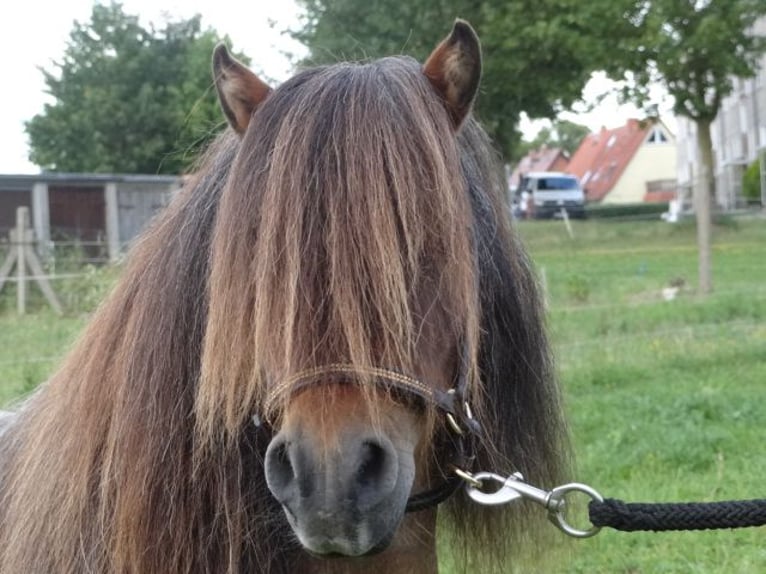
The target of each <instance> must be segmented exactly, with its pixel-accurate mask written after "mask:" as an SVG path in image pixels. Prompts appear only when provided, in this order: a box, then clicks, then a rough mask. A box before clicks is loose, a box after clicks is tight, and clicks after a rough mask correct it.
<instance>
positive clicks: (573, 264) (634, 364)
mask: <svg viewBox="0 0 766 574" xmlns="http://www.w3.org/2000/svg"><path fill="white" fill-rule="evenodd" d="M573 227H574V233H575V239H574V240H572V239H570V238H569V237H568V235H567V233H566V231H565V228H564V226H563V224H562V223H560V222H529V223H527V222H524V223H522V224H521V225H520V234H521V236H522V238H523V240H524V241H525V243H526V244H527V246H528V248H529V250H530V252H531V254H532V258H533V260H534V262H535V264H536V266H537V268H538V270H539V272H540V275H541V276H542V277H544V280H545V284H546V286H547V294H548V296H547V301H548V309H549V326H550V330H551V336H552V340H553V344H554V349H555V351H556V357H557V364H558V370H559V378H560V380H561V382H562V385H563V388H564V392H565V399H566V405H567V410H568V414H569V419H570V422H571V428H572V434H573V439H574V443H575V448H576V454H577V462H578V468H577V473H576V478H577V480H578V481H580V482H585V483H587V484H590V485H592V486H593V487H595V488H596V489H598V490H599V491H601V492H602V494H604V495H605V496H609V497H613V498H620V499H623V500H626V501H631V502H655V501H657V502H660V501H712V500H725V499H745V498H758V497H760V498H764V497H766V493H765V492H764V488H763V479H764V477H765V476H766V455H765V453H766V450H765V447H764V445H766V263H765V262H766V221H764V220H762V219H756V220H749V221H739V222H732V221H725V220H724V221H723V222H722V223H721V224H720V225H718V226H717V227H716V229H715V233H714V237H715V243H714V254H713V268H714V285H715V293H714V294H713V295H712V296H710V297H708V298H704V299H703V298H700V297H698V296H697V294H696V253H695V237H694V228H693V226H691V225H689V224H681V225H668V224H665V223H662V222H656V223H655V222H642V223H613V222H612V223H610V222H601V221H587V222H573ZM106 275H107V278H106V279H103V278H102V277H93V278H86V279H88V280H87V281H85V284H84V285H85V286H84V287H82V286H80V285H72V286H70V287H68V288H67V291H68V292H71V293H70V297H72V300H73V301H75V302H76V301H80V306H81V309H80V310H81V311H82V310H85V309H86V308H88V307H89V306H92V301H93V300H94V299H95V295H94V294H100V293H103V291H104V288H103V287H102V285H103V284H107V285H108V284H109V283H110V281H111V274H109V273H108V272H107V273H106ZM671 284H672V285H676V286H680V290H679V292H678V295H677V297H676V299H675V300H673V301H665V300H664V299H663V298H662V289H663V288H665V287H668V286H670V285H671ZM82 292H84V293H85V294H84V295H83V293H82ZM12 303H13V301H12V293H11V294H9V293H5V294H3V296H2V297H0V381H2V382H3V384H2V385H0V401H1V402H3V403H7V402H8V401H10V400H12V399H13V398H15V397H18V396H19V395H22V394H24V393H27V392H29V391H30V390H31V389H32V388H33V387H34V386H35V384H36V383H37V382H38V381H41V380H44V379H45V377H46V376H47V375H48V373H50V371H51V369H53V368H54V366H55V364H56V362H57V360H58V358H59V357H61V356H62V355H63V354H64V353H65V352H66V350H67V349H68V348H69V347H70V345H71V343H72V341H73V339H74V337H75V336H76V334H77V332H78V331H79V330H80V329H81V328H82V326H83V324H84V322H85V320H86V316H85V315H83V314H82V313H81V312H76V313H72V312H70V313H69V314H68V315H67V316H65V317H63V318H59V317H56V316H54V315H52V314H50V313H49V312H48V311H46V310H45V309H44V307H43V304H42V303H41V302H40V303H39V305H38V310H37V311H35V312H33V313H32V314H30V315H29V316H26V317H24V318H16V317H15V316H14V315H13V304H12ZM487 470H496V469H487ZM764 534H766V533H765V532H764V529H763V528H759V529H745V530H738V531H716V532H698V533H663V534H652V533H632V534H627V533H619V532H615V531H608V530H605V531H602V533H600V534H599V535H598V536H597V537H595V538H592V539H588V540H582V541H576V542H571V543H570V542H566V541H565V540H564V538H565V537H564V535H563V534H562V535H557V539H558V540H560V541H561V542H562V548H561V549H560V551H559V552H558V553H554V552H553V551H551V553H552V554H554V557H553V558H552V559H551V564H548V565H546V566H545V569H544V570H539V569H535V568H534V567H528V568H524V567H518V568H516V570H518V571H521V572H546V573H547V572H552V573H554V574H558V573H561V574H579V573H586V572H587V573H609V574H611V573H615V574H649V573H652V574H653V573H700V574H701V573H706V574H707V573H709V574H718V573H722V572H736V573H745V574H747V573H754V574H755V573H760V572H766V546H765V545H764V543H763V541H764ZM442 563H443V571H446V572H448V573H451V574H456V571H455V569H454V568H452V567H450V557H449V555H448V553H447V552H443V553H442ZM509 571H511V565H509Z"/></svg>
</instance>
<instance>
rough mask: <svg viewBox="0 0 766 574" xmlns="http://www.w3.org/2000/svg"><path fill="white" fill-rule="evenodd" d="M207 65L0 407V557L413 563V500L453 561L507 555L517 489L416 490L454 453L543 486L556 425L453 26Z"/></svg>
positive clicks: (33, 567) (519, 528) (550, 378)
mask: <svg viewBox="0 0 766 574" xmlns="http://www.w3.org/2000/svg"><path fill="white" fill-rule="evenodd" d="M213 73H214V78H215V86H216V89H217V92H218V95H219V99H220V103H221V107H222V110H223V112H224V115H225V116H226V119H227V120H228V123H229V124H230V127H231V129H229V130H227V131H226V132H224V133H223V134H222V135H221V136H220V137H219V138H218V139H217V140H216V141H215V142H214V143H213V144H212V145H211V146H210V148H209V149H208V150H207V151H206V153H205V155H204V157H203V158H202V159H201V160H200V163H199V165H198V166H197V169H196V170H195V172H194V174H193V176H192V177H191V178H190V181H189V182H188V183H187V184H186V185H185V186H184V188H183V190H181V191H180V192H179V193H178V195H177V196H176V197H175V198H174V200H173V201H172V202H171V204H170V205H169V206H168V207H167V209H166V210H165V211H164V212H163V213H161V214H160V215H159V216H158V217H157V218H156V219H155V220H154V221H153V222H152V223H151V225H150V226H149V228H148V229H147V230H146V232H145V233H144V234H143V236H142V238H141V239H140V241H138V242H137V243H136V244H135V245H134V246H133V247H132V248H131V252H130V255H129V258H128V260H127V262H126V264H125V267H124V269H123V270H122V273H121V279H120V281H119V283H118V284H117V286H116V287H115V288H114V289H113V291H112V292H111V293H110V295H109V296H108V298H107V299H106V300H105V302H104V303H102V305H101V306H100V307H99V308H98V310H97V311H96V312H95V313H94V315H93V317H92V318H91V320H90V322H89V323H88V325H87V326H86V328H85V329H84V332H83V333H82V334H81V336H80V337H79V339H78V341H77V342H76V344H75V345H74V347H73V349H71V351H70V352H69V354H68V355H67V357H66V358H65V359H64V361H63V363H62V365H61V366H60V368H59V369H58V370H57V371H56V372H55V373H54V374H53V375H52V376H51V377H50V379H49V380H48V381H47V382H46V383H44V384H43V385H42V386H41V387H40V388H39V390H38V391H36V392H35V393H34V394H33V395H32V396H31V397H29V398H27V399H26V400H25V401H24V402H23V403H22V404H21V405H20V406H19V407H18V408H17V409H16V411H15V412H14V414H13V415H11V416H7V417H5V418H4V419H3V429H2V436H1V437H0V571H2V572H4V573H21V572H66V573H69V572H72V573H74V572H78V573H79V572H95V573H106V572H127V573H149V572H152V573H155V572H168V573H198V572H210V573H229V574H234V573H239V572H270V573H277V574H279V573H288V572H327V573H334V572H349V573H351V572H394V573H397V572H418V573H428V572H436V571H437V568H438V563H437V553H436V529H437V516H439V521H438V523H439V527H440V529H441V531H442V532H443V534H444V536H445V537H448V538H449V539H450V540H451V541H452V542H451V544H453V545H454V546H450V548H451V558H452V559H453V560H454V561H455V564H456V565H457V566H456V567H457V568H463V569H466V568H469V567H477V568H479V569H480V571H482V572H491V571H507V569H508V567H509V563H508V560H509V553H510V552H511V551H512V550H513V549H515V548H516V547H517V546H518V545H519V544H520V541H521V540H522V539H524V536H525V533H526V532H527V531H528V529H529V528H530V527H529V526H528V523H527V522H526V520H527V518H525V516H526V514H525V513H524V511H523V509H522V510H521V511H519V510H518V509H517V510H516V511H514V510H512V509H497V508H492V509H487V508H483V507H479V506H477V505H475V504H474V503H472V502H471V501H470V500H469V499H468V497H467V496H466V495H465V493H464V492H461V491H460V490H459V489H458V491H457V492H455V493H454V494H452V496H450V497H449V498H448V499H447V500H446V501H444V502H441V500H442V499H443V498H445V496H446V495H447V494H450V493H451V492H452V491H453V490H455V489H454V476H455V474H454V473H455V471H456V470H461V471H464V473H470V472H472V471H477V470H492V471H496V472H508V473H510V472H512V471H517V470H518V471H521V472H523V473H524V475H525V476H526V477H527V478H528V479H529V480H532V481H536V483H538V484H542V485H553V484H554V483H555V482H557V481H558V480H560V479H561V478H562V475H563V474H565V473H566V472H567V467H568V455H567V452H568V451H567V438H566V436H567V432H566V425H565V422H564V417H563V416H562V405H561V398H560V393H559V391H558V388H557V385H556V382H555V377H554V370H553V367H552V361H551V356H550V352H549V347H548V344H547V340H546V334H545V324H544V313H543V311H542V308H541V304H540V298H539V294H538V288H537V286H536V282H535V275H534V272H533V268H532V266H531V264H530V261H529V260H528V257H527V256H526V254H525V251H524V249H523V246H522V244H521V241H520V240H519V239H518V237H517V236H516V235H515V233H514V231H513V230H512V228H511V224H510V221H509V216H508V209H507V206H506V205H505V204H504V201H503V195H504V193H503V191H504V180H503V177H502V173H501V170H500V169H499V167H498V165H499V162H498V158H497V154H496V153H495V152H494V151H493V149H492V145H491V143H490V142H489V140H488V138H487V136H486V135H485V133H484V131H483V130H482V129H481V127H480V126H479V124H478V123H477V121H476V120H475V119H473V117H472V113H471V110H472V106H473V102H474V99H475V97H476V94H477V91H478V87H479V83H480V76H481V49H480V44H479V40H478V38H477V36H476V34H475V32H474V31H473V29H472V28H471V27H470V25H468V24H467V23H466V22H463V21H460V20H458V21H456V23H455V24H454V27H453V29H452V31H451V33H449V35H448V36H447V37H446V38H445V39H444V40H443V41H442V42H441V43H440V44H439V45H438V46H436V47H435V49H434V51H433V52H432V53H431V55H430V56H429V58H428V59H427V60H426V61H425V63H424V64H420V63H418V62H417V61H415V60H414V59H411V58H409V57H403V56H399V57H389V58H383V59H380V60H376V61H370V62H364V63H338V64H334V65H329V66H323V67H316V68H309V69H306V70H303V71H300V72H299V73H297V74H296V75H295V76H294V77H292V78H291V79H290V80H288V81H286V82H284V83H283V84H281V85H280V86H279V87H277V88H275V89H274V88H272V87H270V86H269V85H267V84H266V83H264V82H263V81H261V80H260V79H259V78H258V77H257V76H256V75H255V74H253V73H252V72H251V71H250V70H248V69H247V68H246V67H245V66H244V65H243V64H241V63H240V62H238V61H237V60H235V59H234V58H233V57H232V56H230V54H229V52H228V51H227V49H226V48H225V47H224V46H219V47H217V48H216V50H215V52H214V56H213ZM450 389H452V392H451V393H450ZM455 389H457V390H458V391H459V392H458V393H457V394H456V393H455ZM450 400H451V401H452V402H451V403H450V404H451V406H449V405H447V407H445V406H444V405H445V404H447V403H449V401H450ZM469 406H470V410H469V408H468V407H469ZM445 409H446V410H448V411H449V412H448V413H447V414H449V415H450V417H451V418H452V421H451V423H450V421H449V420H448V419H449V418H450V417H445V416H444V415H445ZM452 423H454V424H452ZM450 426H456V427H457V431H458V432H459V431H460V429H461V428H462V429H463V430H464V431H465V433H466V434H467V435H468V434H470V441H469V442H470V445H468V446H467V447H466V449H467V451H466V453H464V454H465V456H458V454H456V448H457V447H456V444H457V443H458V442H460V444H463V443H464V442H465V441H464V440H463V439H459V440H458V438H457V435H456V430H451V429H450ZM469 427H470V428H469ZM469 431H470V432H469ZM459 464H462V465H463V466H464V467H463V468H455V467H456V466H458V465H459ZM467 476H470V474H468V475H467ZM444 484H446V485H448V486H449V488H448V489H447V490H446V493H445V489H444V488H442V487H440V485H444ZM428 493H431V494H428ZM434 493H435V494H434ZM424 494H425V500H424V498H423V496H422V495H424ZM437 495H438V496H437ZM419 496H420V498H418V497H419ZM414 500H419V503H418V504H414V503H413V501H414ZM408 501H409V502H408ZM439 502H441V503H440V504H437V503H439ZM408 509H410V510H413V511H412V512H406V510H408Z"/></svg>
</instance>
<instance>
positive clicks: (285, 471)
mask: <svg viewBox="0 0 766 574" xmlns="http://www.w3.org/2000/svg"><path fill="white" fill-rule="evenodd" d="M289 447H290V443H289V442H288V441H286V440H282V441H278V440H274V441H272V442H271V444H270V445H269V448H268V449H267V450H266V460H265V464H264V470H265V472H266V483H267V484H268V486H269V489H270V490H271V492H272V493H273V494H274V496H275V497H276V498H277V499H278V500H280V501H282V500H284V499H286V498H288V497H289V496H290V494H291V491H292V487H293V485H294V483H295V470H294V469H293V464H292V461H291V460H290V450H289Z"/></svg>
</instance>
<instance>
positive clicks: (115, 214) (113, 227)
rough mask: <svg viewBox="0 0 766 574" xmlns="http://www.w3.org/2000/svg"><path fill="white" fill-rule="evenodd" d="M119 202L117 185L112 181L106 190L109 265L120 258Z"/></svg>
mask: <svg viewBox="0 0 766 574" xmlns="http://www.w3.org/2000/svg"><path fill="white" fill-rule="evenodd" d="M117 200H118V194H117V184H116V183H115V182H113V181H110V182H109V183H107V184H106V187H105V188H104V201H105V204H106V241H107V249H108V250H109V263H116V262H117V261H118V260H119V258H120V206H119V203H118V202H117Z"/></svg>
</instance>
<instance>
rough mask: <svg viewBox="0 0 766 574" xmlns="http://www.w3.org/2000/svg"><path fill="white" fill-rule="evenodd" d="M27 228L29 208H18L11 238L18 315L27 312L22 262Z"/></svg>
mask: <svg viewBox="0 0 766 574" xmlns="http://www.w3.org/2000/svg"><path fill="white" fill-rule="evenodd" d="M28 226H29V208H27V207H19V208H18V209H17V210H16V230H15V231H16V237H15V238H12V239H13V240H14V242H15V248H16V281H17V284H16V310H17V311H18V313H19V315H23V314H25V313H26V312H27V277H26V274H27V266H26V262H25V261H24V257H25V255H26V250H25V249H24V240H25V239H26V237H25V236H26V234H27V227H28Z"/></svg>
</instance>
